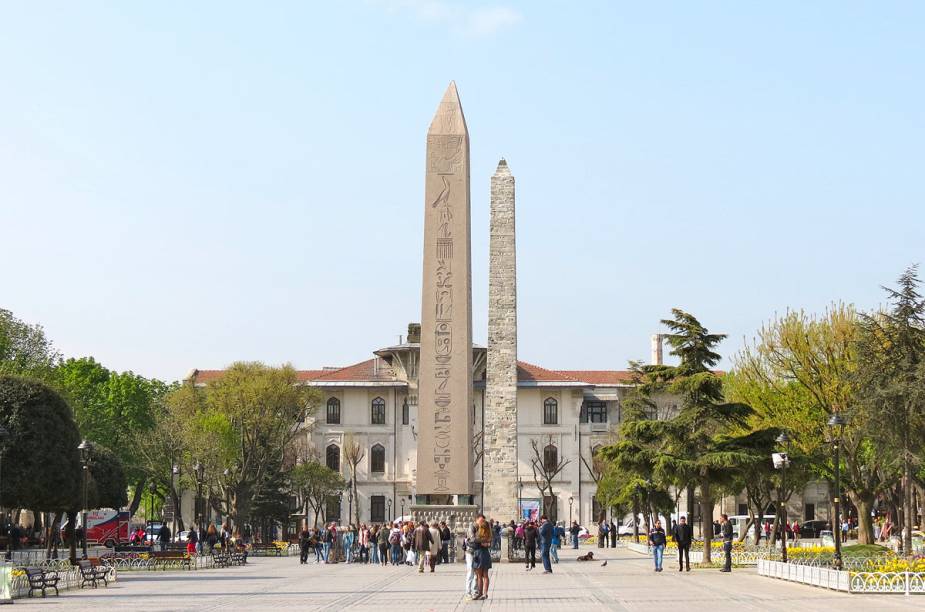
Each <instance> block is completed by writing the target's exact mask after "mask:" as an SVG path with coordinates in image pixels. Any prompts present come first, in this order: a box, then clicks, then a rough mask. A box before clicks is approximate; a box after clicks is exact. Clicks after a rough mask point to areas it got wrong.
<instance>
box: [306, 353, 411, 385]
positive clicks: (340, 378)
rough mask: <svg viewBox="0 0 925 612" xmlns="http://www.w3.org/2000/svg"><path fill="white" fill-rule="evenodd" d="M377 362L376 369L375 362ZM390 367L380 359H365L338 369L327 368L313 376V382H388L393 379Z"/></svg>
mask: <svg viewBox="0 0 925 612" xmlns="http://www.w3.org/2000/svg"><path fill="white" fill-rule="evenodd" d="M377 361H378V362H379V367H378V370H377V369H376V362H377ZM391 371H392V370H391V368H389V366H388V364H387V363H385V362H384V361H382V360H381V359H378V358H376V359H367V360H366V361H361V362H360V363H355V364H353V365H351V366H347V367H345V368H340V369H339V370H327V371H325V372H322V373H321V375H320V376H315V377H313V378H312V379H311V380H312V381H313V382H319V383H323V382H379V381H383V382H388V381H393V380H395V377H394V376H393V375H392V374H391Z"/></svg>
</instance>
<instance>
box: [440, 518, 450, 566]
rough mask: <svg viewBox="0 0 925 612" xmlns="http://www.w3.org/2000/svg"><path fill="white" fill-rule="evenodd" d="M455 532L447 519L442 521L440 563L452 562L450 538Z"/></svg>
mask: <svg viewBox="0 0 925 612" xmlns="http://www.w3.org/2000/svg"><path fill="white" fill-rule="evenodd" d="M452 538H453V534H452V533H451V532H450V528H449V527H448V526H447V524H446V521H440V563H449V562H450V540H451V539H452Z"/></svg>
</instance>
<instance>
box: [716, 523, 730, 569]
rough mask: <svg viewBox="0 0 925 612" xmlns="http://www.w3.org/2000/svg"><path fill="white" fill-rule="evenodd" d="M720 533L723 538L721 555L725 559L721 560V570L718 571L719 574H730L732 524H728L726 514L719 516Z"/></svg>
mask: <svg viewBox="0 0 925 612" xmlns="http://www.w3.org/2000/svg"><path fill="white" fill-rule="evenodd" d="M720 518H721V520H720V532H721V533H722V536H723V554H724V555H725V559H724V560H723V569H721V570H719V571H721V572H731V571H732V523H730V522H729V516H728V515H726V514H722V515H720Z"/></svg>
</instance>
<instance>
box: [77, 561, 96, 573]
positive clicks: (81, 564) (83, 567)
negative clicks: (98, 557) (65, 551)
mask: <svg viewBox="0 0 925 612" xmlns="http://www.w3.org/2000/svg"><path fill="white" fill-rule="evenodd" d="M77 565H78V566H79V567H80V571H84V570H89V569H93V564H92V563H90V561H89V560H88V559H81V560H80V561H78V562H77Z"/></svg>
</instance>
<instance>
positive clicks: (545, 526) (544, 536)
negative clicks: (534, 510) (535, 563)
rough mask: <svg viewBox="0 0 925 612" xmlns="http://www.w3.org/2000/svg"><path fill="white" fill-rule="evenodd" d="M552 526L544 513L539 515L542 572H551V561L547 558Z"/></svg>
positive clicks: (550, 543) (550, 544)
mask: <svg viewBox="0 0 925 612" xmlns="http://www.w3.org/2000/svg"><path fill="white" fill-rule="evenodd" d="M552 537H553V528H552V523H550V522H549V519H548V518H546V515H545V514H544V515H543V516H541V517H540V543H541V548H540V557H541V558H542V559H543V573H544V574H551V573H552V561H550V559H549V549H550V547H551V546H552Z"/></svg>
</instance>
